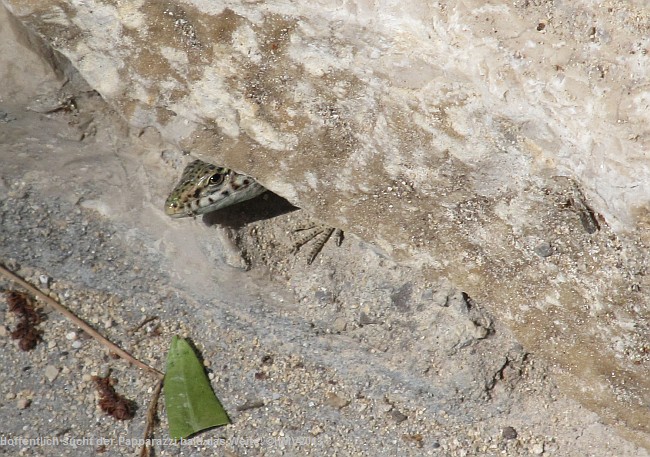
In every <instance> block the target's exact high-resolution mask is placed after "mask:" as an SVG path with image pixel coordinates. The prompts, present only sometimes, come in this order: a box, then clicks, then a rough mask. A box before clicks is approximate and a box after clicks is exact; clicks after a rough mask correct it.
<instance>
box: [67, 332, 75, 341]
mask: <svg viewBox="0 0 650 457" xmlns="http://www.w3.org/2000/svg"><path fill="white" fill-rule="evenodd" d="M65 339H66V340H68V341H72V340H76V339H77V332H68V333H66V334H65Z"/></svg>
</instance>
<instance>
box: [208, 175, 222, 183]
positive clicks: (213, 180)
mask: <svg viewBox="0 0 650 457" xmlns="http://www.w3.org/2000/svg"><path fill="white" fill-rule="evenodd" d="M222 182H223V174H221V173H215V174H213V175H212V176H210V184H212V185H213V186H218V185H219V184H221V183H222Z"/></svg>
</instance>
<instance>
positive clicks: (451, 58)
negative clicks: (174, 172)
mask: <svg viewBox="0 0 650 457" xmlns="http://www.w3.org/2000/svg"><path fill="white" fill-rule="evenodd" d="M3 1H4V3H5V4H6V5H7V6H8V7H9V9H10V10H11V11H13V13H14V14H15V15H16V16H17V17H19V19H20V20H21V21H23V22H24V23H25V24H27V25H28V27H30V28H32V29H33V30H36V31H37V32H38V33H39V34H41V35H42V36H44V37H45V38H46V39H47V40H48V41H49V42H50V43H51V44H52V46H53V47H54V48H55V49H58V50H59V51H61V52H62V53H63V54H64V55H66V56H67V57H68V58H69V59H70V60H71V62H72V63H73V65H74V66H75V67H76V68H78V69H79V71H80V72H81V74H82V75H83V77H84V78H86V80H87V81H88V83H89V84H90V85H91V86H92V87H93V88H95V89H96V90H97V91H99V93H100V94H101V95H102V96H103V97H104V98H105V99H106V100H108V101H109V102H110V103H111V105H112V106H113V107H115V108H116V109H117V110H118V111H119V112H120V113H121V114H122V115H123V116H124V117H125V118H126V119H127V121H128V122H129V123H130V124H131V125H134V126H139V127H141V128H143V129H144V128H146V127H155V128H156V129H158V130H159V131H160V132H161V133H162V134H163V135H164V136H165V138H166V139H168V140H170V141H172V142H173V143H175V144H176V145H177V146H178V148H179V149H183V150H189V151H190V152H191V153H192V154H195V155H197V156H199V157H202V158H207V159H209V160H211V161H214V162H221V163H224V164H226V165H229V166H232V167H234V168H236V169H239V170H241V171H245V172H247V173H249V174H251V175H252V176H254V177H256V178H257V179H259V180H260V181H261V182H262V183H263V184H264V185H265V186H267V187H268V188H269V189H271V190H273V191H274V192H276V193H277V194H279V195H281V196H283V197H285V198H287V199H288V200H290V201H291V202H292V203H294V204H297V205H298V206H300V207H301V208H304V209H306V210H307V211H308V212H309V213H311V214H313V215H316V216H317V217H319V218H322V219H324V220H327V221H328V222H330V223H332V224H333V225H337V226H340V227H343V228H345V229H348V230H350V231H351V232H354V233H356V234H358V235H359V236H360V237H361V238H363V239H365V240H369V241H372V242H374V243H376V244H377V245H378V246H380V247H381V248H382V249H383V250H384V251H385V252H386V253H388V254H389V255H391V256H392V257H393V258H396V259H398V260H402V261H405V262H407V263H408V264H409V265H410V266H411V267H412V268H416V269H417V270H418V271H419V272H420V274H422V275H423V276H424V277H430V278H438V277H446V278H449V279H450V280H451V281H452V282H453V283H455V284H456V285H457V286H458V287H460V288H461V289H462V290H463V291H465V292H466V293H467V294H469V296H470V297H472V299H473V300H476V301H477V302H478V303H481V304H482V305H483V306H485V307H486V308H487V309H489V310H490V312H491V313H493V315H494V316H495V317H496V318H497V319H498V320H499V321H500V322H502V323H505V324H507V325H508V326H509V327H510V328H511V329H512V331H513V333H514V335H515V336H516V337H517V339H518V340H519V341H520V342H521V343H522V344H523V346H524V347H525V348H526V350H527V351H530V352H532V353H535V354H538V355H540V356H542V357H543V358H545V359H546V360H548V361H549V362H550V363H551V364H553V365H555V366H556V367H557V369H558V379H559V380H560V382H561V384H562V386H563V387H564V388H565V389H567V391H568V392H571V393H572V394H573V395H574V396H575V398H577V399H579V400H580V401H582V402H583V403H584V404H585V405H586V406H587V407H589V408H591V409H593V410H594V411H597V412H598V414H600V415H601V417H603V418H605V419H607V420H610V421H612V422H614V423H618V424H620V425H622V426H623V427H622V429H623V430H624V431H625V432H626V433H628V434H629V435H630V436H634V437H635V438H636V439H638V440H639V441H640V442H645V443H647V433H648V432H649V431H650V430H649V429H648V424H649V423H650V421H649V420H648V401H649V399H648V397H649V395H648V393H649V391H650V380H649V379H648V376H647V372H648V363H649V360H648V359H649V353H650V351H649V349H648V331H649V325H648V297H647V293H646V291H647V288H648V286H649V285H650V284H648V279H647V278H646V276H645V271H646V265H647V262H648V259H647V244H648V234H647V228H648V225H649V223H650V221H649V218H648V209H647V205H648V195H650V193H649V192H648V186H649V185H650V184H648V183H649V182H650V181H649V180H648V173H649V168H648V161H647V158H646V157H645V153H644V151H646V150H647V148H648V145H649V144H650V130H648V125H650V122H649V120H650V114H649V113H650V110H648V101H649V99H650V96H649V95H648V94H649V93H648V85H647V72H648V69H649V68H650V57H649V56H648V55H647V54H648V46H650V41H649V40H650V39H649V38H648V36H649V34H648V29H649V18H648V9H647V7H646V6H644V2H617V1H609V2H603V3H601V4H599V6H598V8H594V7H593V4H592V3H591V2H587V1H578V2H571V3H559V2H555V3H549V2H530V1H515V2H502V1H494V2H490V3H487V4H486V3H485V2H483V1H464V2H445V3H442V2H441V3H430V2H416V1H414V2H399V3H375V4H366V3H364V2H346V3H337V2H320V3H313V2H311V3H309V5H303V4H298V3H296V4H291V3H285V2H276V3H268V2H267V3H257V2H233V3H229V2H212V1H211V2H206V1H200V0H194V1H187V2H125V3H120V2H108V1H106V2H97V1H86V2H83V3H75V4H71V3H69V2H62V1H53V0H50V1H42V2H24V1H18V0H3Z"/></svg>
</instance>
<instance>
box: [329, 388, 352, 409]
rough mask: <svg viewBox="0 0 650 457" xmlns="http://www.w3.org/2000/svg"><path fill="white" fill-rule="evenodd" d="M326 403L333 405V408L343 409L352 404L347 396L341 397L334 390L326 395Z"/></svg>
mask: <svg viewBox="0 0 650 457" xmlns="http://www.w3.org/2000/svg"><path fill="white" fill-rule="evenodd" d="M325 404H326V405H327V406H331V407H332V408H337V409H341V408H344V407H346V406H347V405H349V404H350V402H349V401H348V400H346V399H345V398H341V397H339V396H338V395H336V394H335V393H333V392H328V393H327V394H326V395H325Z"/></svg>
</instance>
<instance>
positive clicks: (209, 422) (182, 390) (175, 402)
mask: <svg viewBox="0 0 650 457" xmlns="http://www.w3.org/2000/svg"><path fill="white" fill-rule="evenodd" d="M164 392H165V406H166V408H167V421H168V422H169V435H170V437H171V438H173V439H180V438H187V437H188V436H190V435H192V434H194V433H196V432H200V431H201V430H205V429H206V428H210V427H218V426H220V425H227V424H229V423H230V419H228V415H227V414H226V411H224V409H223V406H221V403H220V402H219V400H218V399H217V397H216V396H215V395H214V392H213V391H212V388H211V387H210V381H209V380H208V377H207V376H206V375H205V371H204V369H203V365H201V362H199V359H198V358H197V357H196V354H195V353H194V350H192V347H191V346H190V345H189V344H188V343H187V341H185V340H184V339H182V338H179V337H177V336H174V338H172V344H171V347H170V348H169V353H168V354H167V372H166V373H165V384H164Z"/></svg>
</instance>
